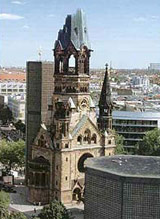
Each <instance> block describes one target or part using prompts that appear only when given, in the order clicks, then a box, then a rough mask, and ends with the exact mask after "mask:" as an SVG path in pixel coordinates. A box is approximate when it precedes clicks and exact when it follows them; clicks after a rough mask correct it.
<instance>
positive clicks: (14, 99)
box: [8, 94, 26, 123]
mask: <svg viewBox="0 0 160 219" xmlns="http://www.w3.org/2000/svg"><path fill="white" fill-rule="evenodd" d="M25 104H26V95H25V94H21V95H20V94H17V95H11V96H9V97H8V107H9V108H10V110H11V111H12V115H13V118H14V119H15V121H18V120H21V121H22V122H23V123H25Z"/></svg>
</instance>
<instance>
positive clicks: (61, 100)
mask: <svg viewBox="0 0 160 219" xmlns="http://www.w3.org/2000/svg"><path fill="white" fill-rule="evenodd" d="M91 52H92V50H91V46H90V43H89V38H88V29H87V25H86V18H85V15H84V13H83V11H81V10H78V11H77V12H76V14H74V15H68V16H67V18H66V21H65V25H64V26H63V29H62V30H60V31H59V33H58V39H57V40H56V42H55V47H54V63H55V69H54V92H53V97H52V106H53V107H52V119H51V124H50V125H49V126H47V124H43V125H41V127H40V128H39V132H38V133H37V135H36V138H35V139H34V141H33V142H32V144H31V145H29V147H30V148H31V157H30V158H29V160H28V173H27V174H28V176H29V177H28V188H29V201H31V202H41V203H48V202H49V201H50V200H53V199H57V200H59V201H61V202H63V203H72V202H76V201H80V200H82V199H83V193H84V161H85V160H86V159H87V158H90V157H99V156H108V155H112V154H113V153H114V149H115V143H114V137H113V136H112V135H111V134H110V132H109V129H110V128H111V121H112V117H111V111H110V114H108V115H110V116H109V117H107V119H105V120H104V116H105V113H104V112H105V110H106V104H107V103H106V101H108V99H107V98H106V97H105V95H106V94H107V92H106V91H105V88H104V87H105V84H107V82H105V81H107V77H108V76H107V73H106V76H105V78H106V79H104V85H103V88H102V94H101V99H100V104H99V106H100V117H99V125H98V123H97V118H96V108H95V105H94V102H93V100H92V98H91V96H90V92H89V83H90V73H89V63H90V55H91ZM104 92H105V93H104ZM103 93H104V95H103ZM103 99H104V100H103ZM101 104H102V106H101ZM108 104H109V105H110V103H108ZM108 112H109V111H108Z"/></svg>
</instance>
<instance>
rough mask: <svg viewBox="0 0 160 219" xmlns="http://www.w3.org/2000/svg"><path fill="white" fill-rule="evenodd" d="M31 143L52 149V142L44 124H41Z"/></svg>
mask: <svg viewBox="0 0 160 219" xmlns="http://www.w3.org/2000/svg"><path fill="white" fill-rule="evenodd" d="M33 145H36V146H39V147H43V148H50V149H53V143H52V139H51V137H50V135H49V133H48V131H47V129H45V126H44V125H41V128H40V130H39V132H38V134H37V137H36V138H35V140H34V142H33Z"/></svg>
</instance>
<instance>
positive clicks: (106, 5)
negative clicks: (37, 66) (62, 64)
mask: <svg viewBox="0 0 160 219" xmlns="http://www.w3.org/2000/svg"><path fill="white" fill-rule="evenodd" d="M78 8H81V9H82V10H83V11H84V12H85V14H86V16H87V23H88V31H89V39H90V42H91V46H92V49H93V50H94V52H93V53H92V57H91V68H103V67H104V64H105V63H106V62H110V61H112V65H113V67H114V68H147V67H148V65H149V63H150V62H159V60H160V22H159V21H160V16H159V10H160V4H159V2H158V0H153V1H152V2H151V1H149V0H141V1H138V0H136V1H133V0H118V1H116V0H108V1H106V0H100V1H98V2H97V1H96V0H92V1H91V0H88V1H85V2H84V1H82V0H80V1H77V0H73V1H69V0H65V1H64V0H61V1H58V0H50V1H49V0H46V1H45V2H44V1H38V0H34V1H31V0H26V1H25V0H2V3H1V9H0V25H1V27H2V28H1V32H0V34H1V43H0V49H1V54H0V65H1V66H23V67H24V66H25V64H26V61H28V60H38V52H39V48H42V60H49V61H53V52H52V49H53V48H54V42H55V40H56V39H57V31H58V30H59V27H61V28H62V27H63V23H64V20H65V17H66V15H67V14H72V13H75V12H76V10H77V9H78Z"/></svg>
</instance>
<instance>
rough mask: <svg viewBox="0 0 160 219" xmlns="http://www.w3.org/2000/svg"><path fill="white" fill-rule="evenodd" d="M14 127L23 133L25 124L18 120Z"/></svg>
mask: <svg viewBox="0 0 160 219" xmlns="http://www.w3.org/2000/svg"><path fill="white" fill-rule="evenodd" d="M14 126H15V127H16V129H17V130H20V131H21V132H23V133H25V128H26V127H25V124H24V123H23V122H22V121H21V120H18V122H16V123H14Z"/></svg>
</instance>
